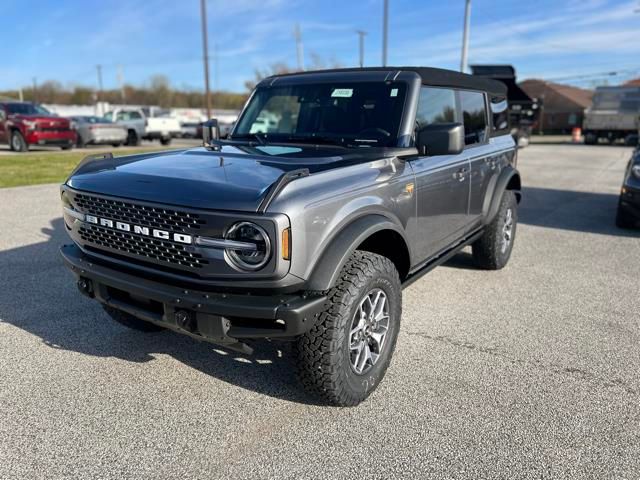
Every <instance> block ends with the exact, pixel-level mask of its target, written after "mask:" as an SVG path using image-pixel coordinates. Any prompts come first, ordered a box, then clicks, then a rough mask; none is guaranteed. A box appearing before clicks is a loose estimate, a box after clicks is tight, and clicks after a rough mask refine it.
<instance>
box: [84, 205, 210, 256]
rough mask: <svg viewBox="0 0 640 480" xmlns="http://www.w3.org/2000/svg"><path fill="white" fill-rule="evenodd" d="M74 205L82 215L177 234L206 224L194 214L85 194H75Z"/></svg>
mask: <svg viewBox="0 0 640 480" xmlns="http://www.w3.org/2000/svg"><path fill="white" fill-rule="evenodd" d="M75 205H76V208H78V209H79V210H80V211H82V212H83V213H89V214H91V215H95V216H97V217H102V218H108V219H111V220H118V221H121V222H125V223H130V224H134V225H141V226H145V227H153V228H159V229H162V230H169V231H171V232H177V233H180V232H187V230H194V229H199V228H200V227H201V226H202V225H204V224H205V223H206V222H205V221H204V220H202V219H201V218H200V216H199V215H198V214H194V213H186V212H181V211H178V210H173V209H167V208H161V207H148V206H143V205H136V204H133V203H129V202H123V201H120V200H110V199H105V198H100V197H94V196H92V195H86V194H77V195H76V196H75ZM171 245H173V244H171Z"/></svg>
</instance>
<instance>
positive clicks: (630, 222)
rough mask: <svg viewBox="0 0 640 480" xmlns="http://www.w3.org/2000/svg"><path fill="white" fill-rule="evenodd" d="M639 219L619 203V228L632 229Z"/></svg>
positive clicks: (617, 214) (617, 219)
mask: <svg viewBox="0 0 640 480" xmlns="http://www.w3.org/2000/svg"><path fill="white" fill-rule="evenodd" d="M637 223H638V220H636V219H634V218H633V217H632V216H631V215H629V212H627V211H625V210H624V209H623V208H622V206H621V205H620V204H618V212H617V213H616V226H617V227H618V228H623V229H625V230H626V229H630V228H634V227H635V226H636V224H637Z"/></svg>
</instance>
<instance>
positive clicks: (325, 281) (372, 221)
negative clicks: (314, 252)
mask: <svg viewBox="0 0 640 480" xmlns="http://www.w3.org/2000/svg"><path fill="white" fill-rule="evenodd" d="M382 230H393V231H395V232H396V233H398V234H399V235H400V236H401V237H402V239H403V240H404V242H405V245H404V248H407V250H408V245H409V244H408V242H407V238H406V235H405V233H404V231H403V230H402V228H401V227H400V226H398V225H397V224H396V223H394V222H393V221H392V220H391V219H389V218H388V217H385V216H384V215H380V214H369V215H366V216H364V217H360V218H357V219H356V220H354V221H352V222H351V223H349V224H347V225H346V226H345V227H344V228H343V229H342V230H340V232H339V233H338V234H336V235H335V236H334V237H333V239H332V240H331V241H330V242H329V243H328V244H327V246H326V248H325V249H324V252H323V253H322V255H321V256H320V258H318V260H317V261H316V263H315V265H314V267H313V270H312V272H311V275H310V276H309V279H308V280H307V289H308V290H314V291H325V290H329V289H330V288H331V287H333V286H334V285H335V284H336V281H337V280H338V276H339V275H340V271H341V270H342V267H343V266H344V264H345V263H347V260H348V259H349V257H350V256H351V254H352V253H353V252H354V251H355V250H356V249H357V248H358V246H359V245H361V244H362V242H364V241H365V240H366V239H367V238H369V237H370V236H371V235H373V234H374V233H376V232H379V231H382Z"/></svg>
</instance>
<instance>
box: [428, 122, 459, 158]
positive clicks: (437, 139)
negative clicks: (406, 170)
mask: <svg viewBox="0 0 640 480" xmlns="http://www.w3.org/2000/svg"><path fill="white" fill-rule="evenodd" d="M416 147H417V148H418V153H419V154H420V155H429V156H434V155H458V154H459V153H461V152H462V150H464V127H463V126H462V124H461V123H437V124H433V125H426V126H424V127H422V128H421V129H420V130H418V132H417V134H416Z"/></svg>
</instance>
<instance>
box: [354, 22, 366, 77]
mask: <svg viewBox="0 0 640 480" xmlns="http://www.w3.org/2000/svg"><path fill="white" fill-rule="evenodd" d="M356 33H357V34H358V37H359V39H360V45H359V47H360V68H362V67H364V37H365V35H366V34H367V32H365V31H364V30H356Z"/></svg>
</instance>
